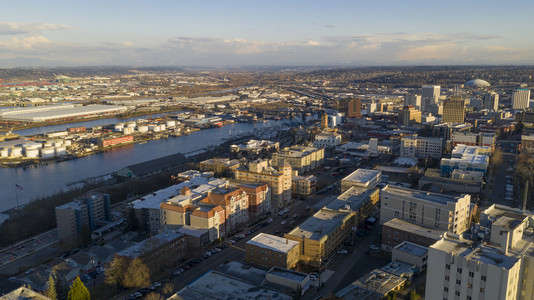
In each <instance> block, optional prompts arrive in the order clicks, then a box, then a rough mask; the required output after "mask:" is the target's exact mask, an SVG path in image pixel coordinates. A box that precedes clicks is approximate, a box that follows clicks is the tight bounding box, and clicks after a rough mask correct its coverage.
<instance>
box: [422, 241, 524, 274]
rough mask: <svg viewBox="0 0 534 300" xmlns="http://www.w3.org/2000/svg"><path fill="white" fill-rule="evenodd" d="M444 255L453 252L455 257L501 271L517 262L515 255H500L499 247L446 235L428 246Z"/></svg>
mask: <svg viewBox="0 0 534 300" xmlns="http://www.w3.org/2000/svg"><path fill="white" fill-rule="evenodd" d="M430 248H432V249H437V250H440V251H443V252H445V253H452V252H454V253H455V254H456V255H458V256H460V257H462V258H464V259H468V260H472V261H479V262H481V263H483V264H488V265H493V266H496V267H499V268H503V269H507V270H509V269H511V268H512V267H513V266H514V265H515V264H516V263H517V262H518V261H519V258H518V257H516V255H513V256H512V254H511V255H505V254H502V253H501V251H500V248H499V247H495V246H490V245H487V244H480V245H478V246H477V245H476V244H475V243H474V242H472V241H470V240H464V239H460V238H458V237H457V236H455V235H451V234H447V235H446V237H444V238H443V239H441V240H439V241H437V242H436V243H435V244H434V245H432V246H430Z"/></svg>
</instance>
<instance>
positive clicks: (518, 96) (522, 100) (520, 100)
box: [512, 89, 530, 109]
mask: <svg viewBox="0 0 534 300" xmlns="http://www.w3.org/2000/svg"><path fill="white" fill-rule="evenodd" d="M529 101H530V90H529V89H517V90H516V91H514V93H513V94H512V108H513V109H525V108H528V105H529Z"/></svg>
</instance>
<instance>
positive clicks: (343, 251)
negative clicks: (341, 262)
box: [337, 249, 349, 254]
mask: <svg viewBox="0 0 534 300" xmlns="http://www.w3.org/2000/svg"><path fill="white" fill-rule="evenodd" d="M337 253H339V254H347V253H349V252H348V251H347V250H344V249H341V250H338V251H337Z"/></svg>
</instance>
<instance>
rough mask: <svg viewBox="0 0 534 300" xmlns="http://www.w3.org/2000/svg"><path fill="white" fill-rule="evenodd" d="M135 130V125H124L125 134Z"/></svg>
mask: <svg viewBox="0 0 534 300" xmlns="http://www.w3.org/2000/svg"><path fill="white" fill-rule="evenodd" d="M133 132H134V128H133V127H124V130H123V133H124V134H132V133H133Z"/></svg>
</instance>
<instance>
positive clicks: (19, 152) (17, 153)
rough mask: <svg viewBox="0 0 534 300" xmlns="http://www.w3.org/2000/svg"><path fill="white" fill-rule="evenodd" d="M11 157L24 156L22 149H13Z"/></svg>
mask: <svg viewBox="0 0 534 300" xmlns="http://www.w3.org/2000/svg"><path fill="white" fill-rule="evenodd" d="M11 156H13V157H16V156H22V147H13V148H11Z"/></svg>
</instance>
